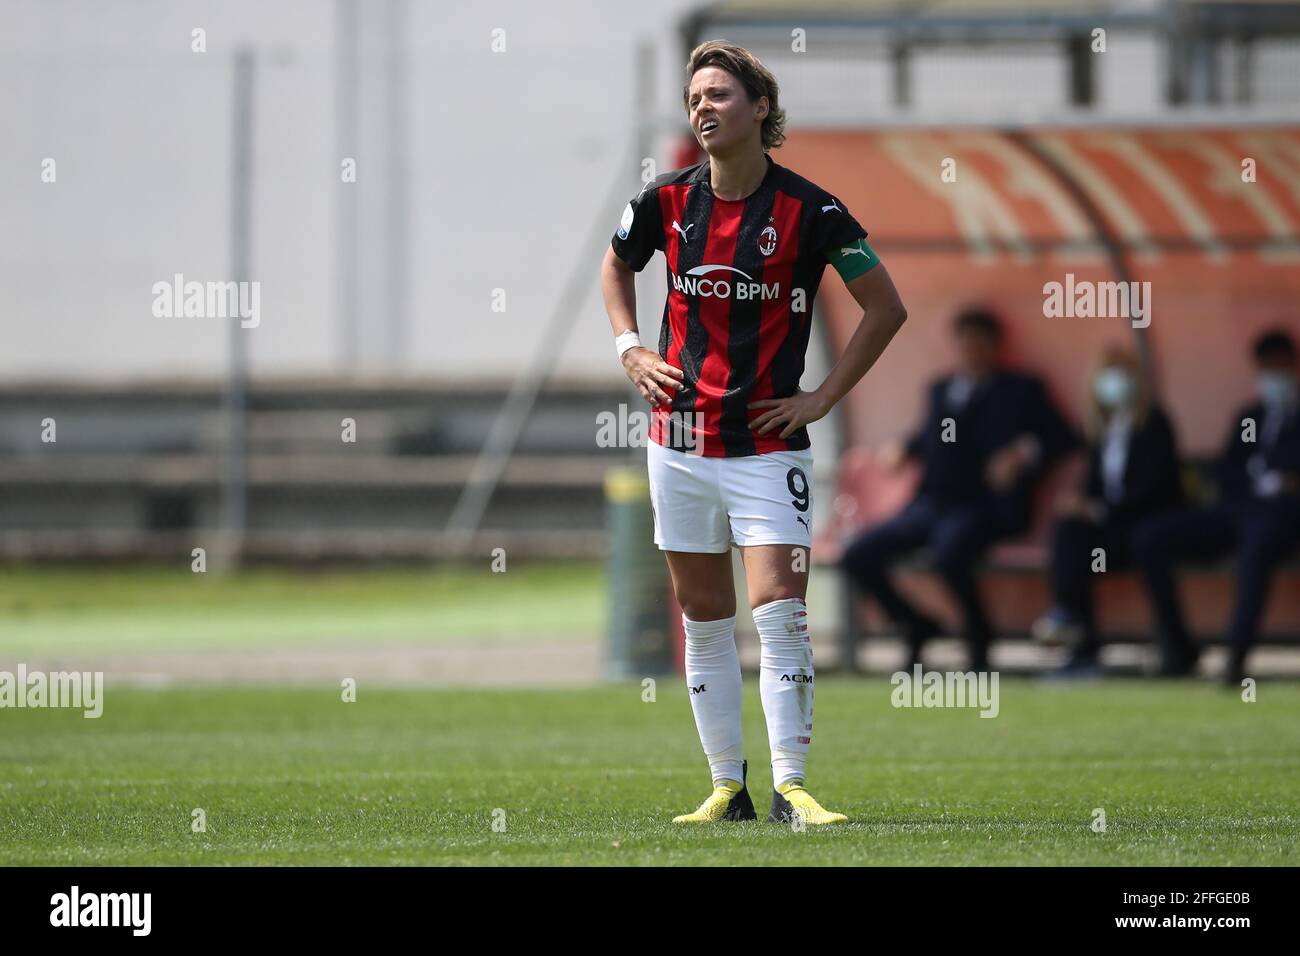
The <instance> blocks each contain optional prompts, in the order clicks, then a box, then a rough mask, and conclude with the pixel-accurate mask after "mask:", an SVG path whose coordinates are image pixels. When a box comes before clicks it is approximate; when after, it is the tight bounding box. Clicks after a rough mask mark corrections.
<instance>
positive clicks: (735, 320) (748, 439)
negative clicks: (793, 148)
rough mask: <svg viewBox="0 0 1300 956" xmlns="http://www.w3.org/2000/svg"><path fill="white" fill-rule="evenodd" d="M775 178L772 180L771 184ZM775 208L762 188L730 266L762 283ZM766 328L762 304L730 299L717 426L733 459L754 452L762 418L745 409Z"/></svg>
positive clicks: (744, 218)
mask: <svg viewBox="0 0 1300 956" xmlns="http://www.w3.org/2000/svg"><path fill="white" fill-rule="evenodd" d="M770 180H771V177H769V184H770ZM775 205H776V192H775V190H774V189H772V188H771V186H770V185H769V186H767V187H766V188H763V189H760V190H759V191H758V192H756V193H755V194H754V195H753V196H751V197H749V198H748V199H747V200H746V201H745V206H744V209H743V211H742V212H741V216H740V229H739V230H738V235H737V238H736V253H735V256H734V257H733V258H732V261H731V266H732V268H734V269H739V270H741V271H742V272H744V273H745V274H746V275H748V276H751V277H752V279H753V281H754V282H759V283H761V282H762V281H763V268H764V266H765V264H766V257H765V256H764V255H763V254H762V253H761V252H760V251H759V249H758V237H759V234H760V233H761V232H762V231H763V229H764V228H766V227H767V224H768V220H769V219H770V218H771V216H772V210H773V208H774V207H775ZM762 323H763V300H762V297H759V298H756V299H739V298H737V297H736V296H735V295H734V294H733V295H732V297H731V309H730V311H729V313H728V324H727V363H728V372H727V390H726V391H725V392H724V393H723V396H722V414H721V416H720V421H719V424H718V432H719V436H720V437H721V438H722V447H723V448H724V449H725V454H726V455H727V457H728V458H730V457H733V456H739V455H752V454H754V453H755V448H754V433H753V431H752V430H750V427H749V422H750V419H751V417H754V416H755V415H756V414H757V413H754V412H751V411H750V410H749V408H747V407H746V405H747V403H748V401H749V399H750V396H751V395H752V393H753V388H754V385H755V380H756V379H757V378H758V343H759V330H760V328H761V326H762Z"/></svg>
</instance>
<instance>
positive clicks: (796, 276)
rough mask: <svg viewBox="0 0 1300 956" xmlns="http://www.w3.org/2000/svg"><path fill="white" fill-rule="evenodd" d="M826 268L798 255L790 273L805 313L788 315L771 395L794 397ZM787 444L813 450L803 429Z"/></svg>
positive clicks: (774, 364)
mask: <svg viewBox="0 0 1300 956" xmlns="http://www.w3.org/2000/svg"><path fill="white" fill-rule="evenodd" d="M806 201H807V200H805V202H806ZM825 269H826V263H825V261H824V260H818V259H816V258H805V257H803V256H800V257H799V259H798V260H797V261H796V262H795V264H794V270H793V274H792V275H791V277H790V288H791V290H794V289H804V290H806V294H805V297H804V302H805V304H806V306H807V309H808V311H807V312H795V311H793V310H791V311H790V313H789V325H788V326H787V328H786V336H785V339H784V340H783V341H782V342H781V344H780V346H778V348H777V350H776V355H774V356H773V357H772V394H773V395H793V394H794V393H795V390H796V389H797V388H798V387H799V379H800V378H801V377H802V376H803V368H804V358H805V356H806V355H807V354H808V336H809V333H810V332H811V330H812V317H813V303H814V302H815V301H816V298H817V289H818V286H820V284H821V280H822V273H823V272H824V271H825ZM786 441H787V442H789V443H790V449H791V450H792V451H798V450H800V449H804V448H811V447H812V441H811V440H810V439H809V438H808V429H807V427H806V426H805V427H801V428H799V429H797V430H796V431H793V432H791V433H790V437H789V438H787V439H786Z"/></svg>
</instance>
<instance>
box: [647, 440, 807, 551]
mask: <svg viewBox="0 0 1300 956" xmlns="http://www.w3.org/2000/svg"><path fill="white" fill-rule="evenodd" d="M646 446H647V449H646V457H647V459H648V462H649V469H650V507H651V509H652V510H653V511H654V522H655V544H657V545H658V546H659V549H660V550H661V551H691V552H697V553H707V554H722V553H724V552H726V551H728V550H730V548H731V547H732V545H735V546H736V547H740V548H746V547H749V546H751V545H756V544H790V545H802V546H803V547H805V548H811V547H812V467H813V456H812V450H811V449H804V450H802V451H770V452H767V453H766V454H762V455H745V456H744V457H740V458H706V457H703V456H701V455H690V454H687V453H686V452H681V451H674V450H672V449H671V448H665V447H664V446H663V445H660V444H657V443H656V442H653V441H650V442H647V443H646Z"/></svg>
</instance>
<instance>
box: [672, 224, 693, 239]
mask: <svg viewBox="0 0 1300 956" xmlns="http://www.w3.org/2000/svg"><path fill="white" fill-rule="evenodd" d="M673 228H674V229H676V230H677V231H678V232H680V233H681V234H682V242H685V243H688V244H689V242H690V240H689V239H688V238H687V236H686V234H687V233H688V232H690V231H691V230H692V229H694V228H695V223H691V224H690V225H689V226H687V227H686V228H685V229H683V228H682V227H681V225H680V224H679V223H678V222H677V220H676V219H674V220H673Z"/></svg>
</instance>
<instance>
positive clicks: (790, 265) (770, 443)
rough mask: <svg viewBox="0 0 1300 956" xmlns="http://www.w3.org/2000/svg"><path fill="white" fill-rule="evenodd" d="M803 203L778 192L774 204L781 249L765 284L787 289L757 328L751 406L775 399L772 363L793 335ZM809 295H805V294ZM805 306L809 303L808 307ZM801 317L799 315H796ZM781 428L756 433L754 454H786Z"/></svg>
mask: <svg viewBox="0 0 1300 956" xmlns="http://www.w3.org/2000/svg"><path fill="white" fill-rule="evenodd" d="M802 210H803V202H802V201H801V200H799V199H796V198H794V197H793V196H790V195H787V194H786V193H784V192H781V191H779V190H778V191H777V193H776V196H775V198H774V199H773V203H772V217H773V218H774V219H775V220H776V221H775V222H774V223H773V225H774V226H776V231H777V235H778V236H780V237H781V238H780V242H781V248H780V249H779V250H778V251H777V253H776V254H775V255H773V256H772V257H771V258H770V259H768V260H767V262H766V263H765V264H764V266H763V282H764V284H768V283H772V282H779V283H781V288H782V289H788V290H789V293H788V294H787V295H785V296H782V297H779V298H775V299H769V300H767V301H766V302H764V303H763V304H762V307H761V313H760V315H761V318H760V319H759V326H758V365H757V368H758V371H759V376H758V380H757V381H756V382H755V383H754V388H753V390H752V391H751V392H750V396H749V400H750V401H751V402H755V401H758V400H760V399H764V398H772V363H773V361H775V359H776V353H777V350H778V349H780V347H781V343H782V342H784V341H785V339H786V336H787V335H789V333H790V321H789V320H790V315H791V312H790V308H789V307H790V303H791V296H793V295H794V289H793V288H792V283H793V282H794V263H795V259H796V257H797V255H798V250H799V216H800V213H801V212H802ZM805 294H806V293H805ZM805 305H806V303H805ZM795 314H796V315H799V313H795ZM802 318H803V321H805V322H808V321H811V317H810V316H809V314H808V313H807V312H804V313H802ZM768 410H769V409H765V408H752V409H750V410H749V420H750V421H753V420H754V419H755V418H757V417H758V416H759V415H761V414H763V413H764V412H766V411H768ZM780 431H781V429H780V428H774V429H772V430H771V431H770V432H767V433H766V434H764V435H760V434H758V432H754V453H755V454H757V455H762V454H764V453H765V452H769V451H786V450H788V449H789V448H790V439H788V438H782V437H780Z"/></svg>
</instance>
